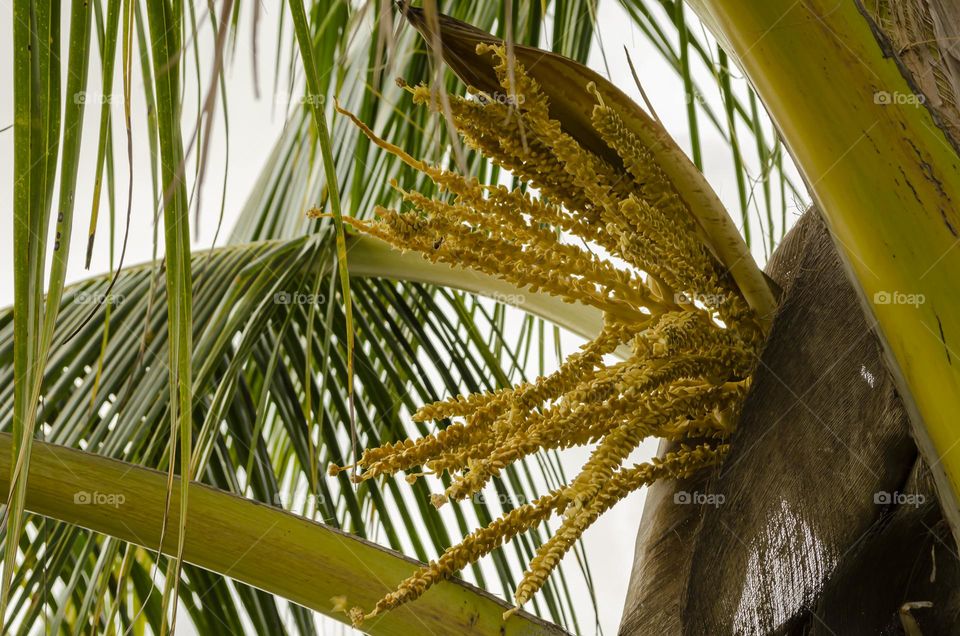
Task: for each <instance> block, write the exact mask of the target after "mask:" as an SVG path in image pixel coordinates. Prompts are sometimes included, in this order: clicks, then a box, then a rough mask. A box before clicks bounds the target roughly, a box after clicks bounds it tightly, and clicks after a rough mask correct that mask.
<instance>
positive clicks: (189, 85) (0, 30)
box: [0, 0, 800, 634]
mask: <svg viewBox="0 0 960 636" xmlns="http://www.w3.org/2000/svg"><path fill="white" fill-rule="evenodd" d="M246 4H247V3H244V6H246ZM651 4H656V3H651ZM260 5H261V8H262V12H263V13H262V22H261V28H260V51H261V56H260V77H261V83H262V91H261V97H260V98H259V99H257V98H255V96H254V91H253V83H252V74H251V66H250V56H249V55H248V54H247V53H246V48H245V46H246V45H245V43H246V42H247V41H248V37H249V35H248V34H249V23H248V22H247V20H248V18H249V15H248V13H249V11H244V12H243V13H244V15H243V17H242V19H241V26H240V34H241V35H240V38H241V41H242V42H244V45H241V46H240V47H238V51H239V53H238V57H237V59H236V60H235V61H234V63H233V64H232V65H231V66H230V67H228V99H229V109H230V126H231V129H230V144H231V150H230V166H229V177H228V178H229V181H228V187H227V193H226V202H225V211H224V228H225V229H224V231H222V232H221V237H220V242H221V243H222V242H223V239H224V238H225V236H226V235H227V234H228V233H229V228H230V227H231V226H232V224H233V222H234V220H235V219H236V217H237V216H238V214H239V211H240V209H241V207H242V205H243V203H244V201H245V200H246V198H247V196H248V194H249V193H250V189H251V187H252V184H253V183H254V182H255V180H256V177H257V176H258V175H259V174H260V172H261V170H262V169H263V168H264V162H265V159H266V158H267V155H268V152H269V150H270V148H271V147H272V145H273V143H274V141H275V140H276V139H277V137H278V135H279V132H280V130H281V128H282V126H283V123H284V120H283V110H284V108H283V107H284V105H283V104H281V105H280V107H279V108H277V107H276V105H275V104H274V99H273V97H272V95H271V93H270V87H271V85H272V77H273V51H274V50H275V41H274V38H275V37H276V35H275V32H276V29H275V27H274V25H275V24H276V20H277V11H279V10H280V8H281V7H285V4H284V3H280V2H262V3H260ZM64 13H67V12H66V11H64ZM11 21H12V7H11V3H10V0H0V34H7V35H8V34H10V33H11V32H12V31H11ZM599 27H600V28H599V33H600V35H601V37H602V42H603V47H604V50H605V52H606V62H607V64H608V65H609V71H610V77H611V79H612V80H613V81H614V83H616V84H617V85H618V86H620V87H621V88H623V89H624V90H625V91H626V92H627V93H628V94H630V95H631V96H633V97H634V98H635V99H637V100H638V101H639V93H638V91H637V88H636V86H635V84H634V81H633V79H632V76H631V74H630V70H629V67H628V65H627V61H626V56H625V54H624V47H626V48H627V49H628V50H629V51H630V54H631V56H632V59H633V61H634V64H635V65H636V66H637V71H638V73H639V75H640V79H641V81H642V82H643V84H644V88H645V90H646V91H647V94H648V96H649V97H650V99H651V101H652V103H653V106H654V108H655V110H656V112H657V114H658V115H659V117H660V119H661V120H662V121H663V122H664V124H665V126H666V127H667V129H668V130H669V131H670V132H671V133H672V134H673V135H674V137H675V138H676V139H677V141H678V142H679V143H680V144H681V146H683V147H684V148H689V135H688V133H687V120H686V104H685V96H684V93H683V88H682V85H681V84H680V83H679V81H678V79H677V77H676V75H675V74H674V72H673V71H672V70H671V69H669V68H668V67H667V65H666V64H665V63H664V62H662V60H661V59H660V57H659V56H658V55H657V54H656V53H655V51H654V50H653V49H652V48H651V47H650V45H649V44H647V41H646V39H645V37H644V36H643V35H642V33H640V32H639V30H638V29H636V28H635V27H634V24H633V22H632V21H631V20H630V19H629V17H628V16H626V14H625V13H624V12H623V10H622V9H621V8H620V6H619V4H617V3H616V2H614V1H612V0H601V2H600V12H599ZM208 31H209V29H206V30H205V31H204V33H205V34H207V33H208ZM66 36H67V23H66V21H65V22H64V27H63V45H62V46H63V51H64V54H65V53H66V50H67V41H66ZM202 50H204V51H206V52H210V51H211V50H212V43H211V42H210V39H209V38H206V39H204V40H203V41H202ZM211 59H212V55H210V56H209V57H206V58H204V57H201V64H206V65H209V64H210V60H211ZM0 60H2V63H0V86H2V87H6V88H5V90H3V91H0V128H3V127H5V126H7V125H9V124H11V123H12V122H13V94H12V90H10V88H9V87H11V86H12V72H13V68H12V66H13V65H12V60H13V52H12V41H11V38H10V37H0ZM590 65H591V66H592V67H593V68H595V69H596V70H598V71H600V72H603V73H605V72H606V70H605V65H604V61H603V57H602V56H601V52H600V48H599V46H597V45H595V46H594V50H593V52H592V54H591V57H590ZM134 67H135V68H137V65H136V63H135V64H134ZM208 73H209V68H208V67H205V68H204V73H203V77H204V78H206V77H207V76H208ZM187 77H188V78H192V75H191V74H188V76H187ZM116 82H117V84H116V85H117V86H119V85H120V84H119V82H120V79H119V76H118V78H117V80H116ZM134 83H135V86H134V89H133V94H134V104H133V108H134V115H133V119H134V149H135V151H134V152H135V156H134V202H133V221H132V224H131V227H130V237H129V247H128V253H127V263H128V264H133V263H138V262H143V261H146V260H150V259H151V257H152V254H153V249H154V248H153V220H152V219H151V218H150V214H149V212H148V211H149V210H151V209H152V208H153V205H152V202H151V196H152V195H151V192H152V190H151V182H150V178H149V172H148V167H149V155H148V150H147V144H146V140H145V137H144V135H143V125H142V121H143V112H144V103H143V100H142V98H141V97H139V96H140V95H141V92H142V91H141V89H140V88H139V83H140V78H139V75H138V74H137V73H136V72H135V74H134ZM281 85H282V84H281ZM99 86H100V73H99V69H98V68H91V72H90V86H89V90H88V93H89V94H90V95H92V96H94V97H92V98H91V100H89V101H88V104H90V103H91V102H92V105H93V106H97V105H98V100H99V97H98V96H99V94H100V93H101V92H102V91H101V90H100V88H99ZM703 86H705V87H711V88H712V87H713V84H712V83H711V82H710V81H709V80H706V81H704V83H703ZM205 88H206V79H204V90H205ZM740 88H741V89H742V86H741V87H740ZM118 90H119V89H118ZM186 92H187V97H186V100H185V104H189V105H190V106H189V107H185V110H186V111H188V112H192V108H193V106H192V104H193V103H195V100H196V99H197V91H196V87H195V86H194V85H193V81H192V79H188V81H187V82H186ZM706 97H707V99H708V100H709V101H710V102H711V103H714V104H717V105H718V106H719V104H720V100H719V95H707V96H706ZM113 108H114V113H115V116H116V117H117V118H118V120H119V118H120V117H122V105H121V104H115V105H114V106H113ZM718 112H720V113H722V112H723V109H722V108H718ZM86 117H87V121H86V125H87V128H86V130H87V131H89V132H87V134H86V137H85V139H84V145H83V161H82V163H81V174H80V181H79V184H78V189H77V195H76V201H77V205H76V212H75V214H76V218H75V227H74V235H73V240H72V244H71V263H70V267H69V272H68V281H76V280H79V279H82V278H84V277H86V276H89V275H90V274H91V273H102V272H106V271H108V270H109V268H110V256H109V250H108V232H109V224H108V221H107V216H108V214H107V209H106V207H105V206H104V207H103V208H102V211H101V215H100V223H99V235H98V242H97V249H96V251H95V254H94V258H93V263H92V265H91V269H90V271H89V272H87V271H85V270H84V269H83V262H82V261H83V255H84V252H85V249H86V234H87V232H86V229H87V225H88V223H89V218H90V201H91V197H92V188H93V183H92V179H91V177H90V173H91V172H92V169H90V168H88V166H91V165H92V164H93V163H94V161H95V158H96V139H95V137H94V135H93V132H95V131H96V121H95V120H96V119H97V118H98V117H99V108H95V107H90V106H88V108H87V111H86ZM191 125H192V124H185V130H184V134H185V135H189V134H190V133H191V132H192V129H188V128H187V127H188V126H191ZM701 135H702V148H703V154H704V161H705V172H706V174H707V176H708V178H709V180H710V182H711V183H712V184H713V186H714V188H715V189H716V190H717V192H718V193H719V195H720V197H721V199H722V200H723V201H724V202H725V203H726V204H727V205H728V207H729V209H730V210H739V203H738V197H737V186H736V181H735V178H734V172H733V168H732V165H733V164H732V160H731V154H730V150H729V148H728V147H727V145H726V144H725V143H724V142H723V141H722V139H721V138H720V137H719V136H718V135H717V134H715V133H713V131H712V129H710V128H709V125H708V124H706V123H705V122H703V123H702V128H701ZM767 138H768V139H769V138H770V135H769V133H768V135H767ZM224 142H225V135H224V127H223V125H222V120H220V121H219V122H218V124H217V127H216V129H215V133H214V141H213V144H212V146H211V149H210V158H209V164H208V165H209V168H208V170H209V172H208V177H207V180H206V185H205V189H204V192H203V193H202V195H201V196H202V198H201V201H202V208H203V211H202V219H201V224H200V226H199V227H198V228H193V233H194V236H199V239H197V240H196V242H195V247H197V248H206V247H209V246H210V243H211V241H212V239H213V234H214V230H215V227H216V224H217V218H216V217H217V214H218V212H219V209H220V187H221V179H222V169H223V166H224V162H225V160H226V154H225V149H224V148H225V146H224ZM751 143H752V142H751ZM751 147H752V146H751ZM124 152H125V149H124V146H123V142H122V140H119V141H118V142H117V143H116V146H115V156H116V157H117V164H116V173H117V182H118V183H120V184H125V183H126V178H127V168H126V162H125V160H124V159H123V157H124V156H125V155H124ZM753 165H754V166H756V162H755V161H754V162H753ZM12 171H13V133H12V130H7V131H5V132H3V133H0V228H3V230H0V254H2V255H3V259H5V260H6V263H4V264H3V265H2V266H0V306H7V305H9V304H10V303H12V299H13V273H12V269H11V264H10V258H11V255H12V241H13V239H12V231H11V228H12V225H13V218H12V217H13V215H12V200H13V192H12ZM755 173H756V171H755ZM797 182H798V183H799V180H797ZM124 196H125V194H124V190H123V188H121V189H120V191H119V192H118V194H117V205H118V214H120V215H122V214H123V206H124V205H125V201H124ZM799 209H800V206H799V205H798V204H797V203H795V202H793V201H789V202H788V223H789V222H792V220H793V219H794V218H796V215H797V213H798V212H799ZM291 213H295V211H291ZM733 216H734V218H739V213H738V212H736V213H734V214H733ZM117 228H118V231H120V230H121V229H122V222H120V221H119V220H118V224H117ZM756 229H758V228H756V227H755V230H756ZM777 229H778V232H777V234H778V235H779V228H777ZM119 241H120V237H119V236H118V237H117V242H116V248H117V254H119V245H120V243H119ZM754 253H755V255H756V256H757V259H758V261H760V263H761V264H762V263H763V262H764V253H765V252H764V246H763V244H762V243H761V242H759V241H757V242H756V244H755V245H754ZM575 342H576V340H575V339H574V338H572V337H571V338H570V339H569V343H568V344H569V345H570V346H569V347H568V348H567V350H570V349H571V348H572V347H573V346H575V344H574V343H575ZM655 450H656V444H655V442H653V441H650V442H648V443H647V444H645V445H644V447H643V448H642V449H641V450H640V451H638V452H637V453H636V455H635V459H642V458H644V457H649V456H651V455H653V454H654V452H655ZM585 452H586V451H583V452H574V453H570V454H568V455H566V456H565V464H566V466H565V468H566V472H567V474H568V475H570V474H575V473H576V471H577V469H578V468H579V466H580V464H581V463H582V461H583V459H584V458H585ZM642 505H643V493H642V492H639V493H635V494H634V495H632V496H631V497H629V498H627V499H626V500H625V501H623V502H622V503H621V504H619V505H618V506H617V507H616V508H614V509H613V510H612V511H610V512H608V513H607V514H605V515H604V516H603V517H602V518H601V519H600V520H599V521H598V522H597V523H596V524H595V525H594V527H593V528H592V529H591V530H589V531H588V532H587V534H586V536H585V542H586V547H587V554H588V556H589V558H590V563H591V569H592V572H593V576H594V581H595V584H596V588H597V593H598V597H599V600H600V606H601V607H600V622H601V624H602V626H603V629H604V631H605V633H607V634H615V633H616V627H617V624H618V621H619V618H620V611H621V608H622V603H623V598H624V595H625V592H626V586H627V580H628V577H629V566H630V563H631V561H632V558H633V546H634V536H635V533H636V529H637V526H638V523H639V520H640V515H641V510H642ZM567 563H568V564H569V568H570V572H571V573H573V572H575V570H576V564H575V563H573V562H571V560H569V559H568V561H567ZM578 598H580V599H582V601H583V603H584V604H585V606H584V607H583V612H582V614H581V616H582V617H584V618H587V617H589V616H591V615H592V609H591V608H590V606H589V605H588V604H586V597H585V596H584V595H580V596H579V597H578ZM588 623H589V621H588ZM185 624H186V621H183V622H180V626H181V628H183V627H185ZM327 627H328V628H329V629H328V633H340V632H341V631H349V630H346V628H342V629H341V628H340V627H335V626H333V625H332V624H331V625H327ZM581 627H583V628H584V629H587V627H588V625H581ZM181 633H189V630H187V629H182V632H181Z"/></svg>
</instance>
